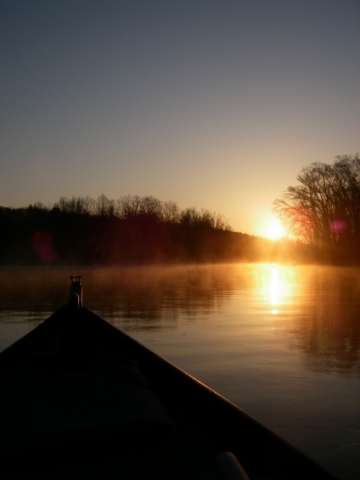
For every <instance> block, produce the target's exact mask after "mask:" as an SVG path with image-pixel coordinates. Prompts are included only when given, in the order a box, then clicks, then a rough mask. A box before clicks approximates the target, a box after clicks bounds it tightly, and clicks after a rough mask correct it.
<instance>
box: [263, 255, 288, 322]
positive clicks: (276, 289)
mask: <svg viewBox="0 0 360 480" xmlns="http://www.w3.org/2000/svg"><path fill="white" fill-rule="evenodd" d="M290 277H291V267H288V266H285V265H278V264H272V265H270V270H268V272H267V275H266V276H265V278H264V284H263V291H264V296H265V299H266V303H268V304H270V313H271V314H272V315H277V314H279V313H280V310H281V306H283V305H284V304H285V303H289V301H290V297H291V293H292V282H291V278H290Z"/></svg>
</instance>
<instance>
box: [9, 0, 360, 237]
mask: <svg viewBox="0 0 360 480" xmlns="http://www.w3.org/2000/svg"><path fill="white" fill-rule="evenodd" d="M359 22H360V1H359V0H163V1H161V0H128V1H126V0H118V1H111V0H101V1H100V0H57V1H55V0H43V1H40V0H31V1H29V0H24V1H17V0H9V1H8V0H2V1H1V2H0V31H1V35H0V41H1V50H0V55H1V57H0V60H1V72H2V73H1V76H0V101H1V120H0V125H1V129H0V167H1V174H0V205H2V206H12V207H20V206H27V205H29V204H30V203H34V202H36V201H41V202H44V203H45V204H48V203H50V204H51V203H54V202H55V201H57V200H58V199H59V197H60V196H62V195H64V196H72V195H76V196H85V195H90V196H92V197H97V196H98V195H100V194H102V193H104V194H105V195H106V196H108V197H109V198H113V199H116V198H118V197H119V196H120V195H125V194H128V193H130V194H138V195H153V196H155V197H157V198H159V199H160V200H173V201H175V202H177V203H178V205H179V207H180V208H186V207H192V206H195V207H197V208H207V209H209V210H210V211H216V212H218V213H221V214H223V215H224V216H225V217H226V218H227V219H228V220H229V222H230V224H231V225H232V226H233V228H234V230H237V231H242V232H247V233H256V234H257V233H261V228H262V227H261V225H262V224H263V222H264V221H265V220H266V217H267V215H268V214H269V213H270V211H271V203H272V201H273V200H274V199H275V198H276V197H278V196H279V195H281V193H282V191H283V190H285V189H286V187H287V186H289V185H292V184H296V176H297V174H298V173H299V171H300V169H301V168H302V167H304V166H306V165H307V164H309V163H311V162H315V161H320V162H326V163H331V162H332V161H333V160H334V157H335V156H336V155H342V154H355V153H357V152H359V151H360V135H359V133H360V115H359V113H360V112H359V106H360V88H359V79H360V58H359V52H360V29H359Z"/></svg>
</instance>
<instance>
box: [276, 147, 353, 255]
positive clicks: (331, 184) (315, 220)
mask: <svg viewBox="0 0 360 480" xmlns="http://www.w3.org/2000/svg"><path fill="white" fill-rule="evenodd" d="M297 180H298V182H299V185H296V186H290V187H288V188H287V189H286V191H285V192H284V193H283V195H282V196H281V198H278V199H276V200H275V201H274V210H275V212H276V213H277V214H278V215H279V216H280V217H281V218H282V220H283V221H284V222H285V223H286V224H287V226H288V228H289V230H290V231H291V232H292V233H293V234H294V235H296V236H297V237H299V238H301V239H302V240H303V241H305V242H306V243H307V244H308V245H311V246H312V247H313V249H314V251H315V256H316V258H318V259H319V260H320V259H321V260H324V261H326V262H329V263H334V262H335V263H339V262H341V263H344V262H347V263H358V262H359V261H360V157H359V154H356V155H354V156H351V155H343V156H337V157H336V160H335V161H334V163H333V164H332V165H329V164H325V163H318V162H317V163H312V164H310V165H308V166H307V167H305V168H303V169H302V170H301V172H300V173H299V175H298V176H297Z"/></svg>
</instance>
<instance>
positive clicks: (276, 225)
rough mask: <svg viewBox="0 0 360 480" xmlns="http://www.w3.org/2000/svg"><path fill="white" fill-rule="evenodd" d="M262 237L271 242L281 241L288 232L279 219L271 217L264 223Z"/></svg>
mask: <svg viewBox="0 0 360 480" xmlns="http://www.w3.org/2000/svg"><path fill="white" fill-rule="evenodd" d="M262 235H263V236H264V237H266V238H269V239H270V240H279V239H280V238H282V237H284V236H285V235H286V231H285V228H284V225H283V224H282V223H281V221H280V220H279V219H277V218H274V217H270V218H269V219H268V220H267V221H265V223H264V226H263V228H262Z"/></svg>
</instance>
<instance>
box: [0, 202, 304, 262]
mask: <svg viewBox="0 0 360 480" xmlns="http://www.w3.org/2000/svg"><path fill="white" fill-rule="evenodd" d="M0 225H1V229H0V261H1V263H19V264H24V263H30V264H32V263H96V264H139V263H140V264H143V263H144V264H146V263H193V262H195V263H197V262H202V263H205V262H229V261H260V260H276V259H283V258H284V257H285V259H289V258H290V257H291V258H293V256H294V245H293V244H290V243H286V242H285V241H284V242H283V245H282V248H280V247H279V244H278V243H274V242H271V241H269V240H266V239H262V238H260V237H256V236H251V235H247V234H244V233H239V232H233V231H232V229H231V227H230V225H229V224H228V222H227V220H226V219H225V218H224V217H223V216H222V215H220V214H218V213H212V212H210V211H208V210H206V209H201V210H197V209H196V208H187V209H185V210H181V209H180V208H179V207H178V206H177V204H176V203H174V202H171V201H165V202H162V201H160V200H158V199H157V198H155V197H153V196H145V197H140V196H138V195H126V196H122V197H120V198H119V199H117V200H111V199H108V198H107V197H106V196H105V195H100V196H99V197H98V198H97V199H93V198H90V197H76V196H73V197H71V198H66V197H61V198H60V199H59V201H58V202H56V203H55V204H53V205H50V206H45V205H44V204H42V203H40V202H38V203H35V204H34V205H30V206H28V207H27V208H9V207H0ZM301 248H302V247H301V246H300V247H297V248H295V250H296V252H297V253H296V255H298V257H299V256H300V257H301V260H303V259H304V258H305V260H306V258H307V257H308V256H309V252H310V250H309V249H308V247H306V248H305V247H303V248H302V249H301ZM304 248H305V249H304ZM280 257H281V258H280Z"/></svg>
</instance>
